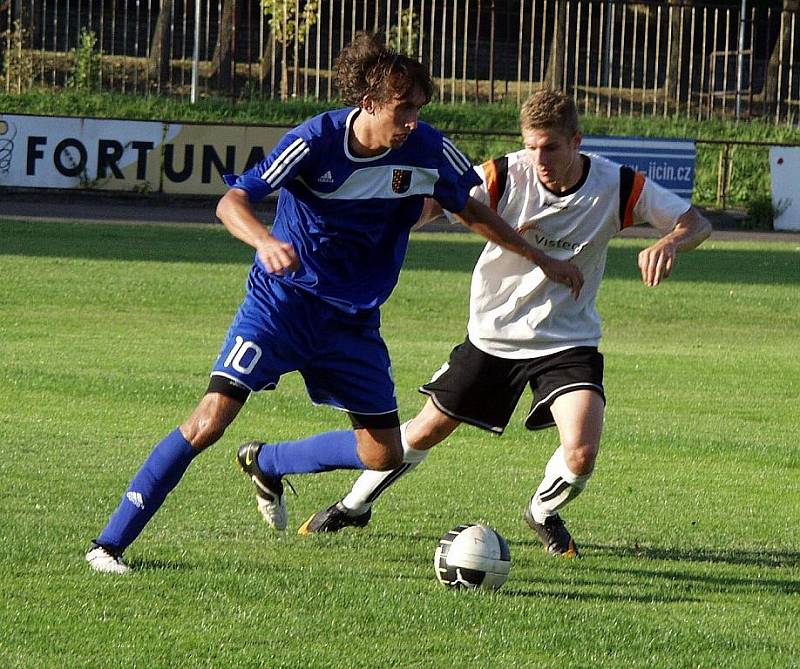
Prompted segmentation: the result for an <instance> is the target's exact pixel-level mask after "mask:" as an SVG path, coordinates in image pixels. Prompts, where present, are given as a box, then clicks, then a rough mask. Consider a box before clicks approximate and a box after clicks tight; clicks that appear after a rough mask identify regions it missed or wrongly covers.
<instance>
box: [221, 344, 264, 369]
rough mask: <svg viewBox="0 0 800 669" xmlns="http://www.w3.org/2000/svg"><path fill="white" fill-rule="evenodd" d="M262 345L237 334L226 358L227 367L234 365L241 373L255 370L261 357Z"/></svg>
mask: <svg viewBox="0 0 800 669" xmlns="http://www.w3.org/2000/svg"><path fill="white" fill-rule="evenodd" d="M260 357H261V347H260V346H259V345H258V344H254V343H253V342H251V341H245V340H244V339H242V338H241V337H239V336H238V335H237V337H236V343H235V344H234V345H233V348H232V349H231V352H230V353H228V357H227V358H225V365H224V366H225V367H233V368H234V369H235V370H236V371H237V372H239V374H249V373H250V372H252V371H253V368H254V367H255V366H256V363H257V362H258V360H259V358H260Z"/></svg>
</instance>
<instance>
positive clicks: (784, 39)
mask: <svg viewBox="0 0 800 669" xmlns="http://www.w3.org/2000/svg"><path fill="white" fill-rule="evenodd" d="M798 12H800V0H783V12H782V14H781V27H780V30H779V31H778V37H777V39H776V40H775V46H773V47H772V54H770V57H769V62H768V63H767V71H766V76H765V78H764V112H765V113H767V114H774V113H775V112H776V111H777V109H778V100H779V99H780V94H781V88H782V82H781V81H780V80H779V71H780V69H781V67H780V66H781V56H783V59H784V63H783V65H784V67H783V74H784V76H785V75H786V71H787V67H788V61H789V49H790V47H791V44H792V42H791V38H792V15H793V14H797V13H798ZM798 18H800V17H798ZM781 44H783V53H781Z"/></svg>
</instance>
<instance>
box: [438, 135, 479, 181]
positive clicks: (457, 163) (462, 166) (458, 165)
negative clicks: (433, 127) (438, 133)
mask: <svg viewBox="0 0 800 669" xmlns="http://www.w3.org/2000/svg"><path fill="white" fill-rule="evenodd" d="M442 152H443V153H444V157H445V158H447V160H448V162H449V163H450V164H451V165H452V166H453V169H454V170H455V171H456V172H458V174H459V176H460V175H462V174H464V173H465V172H466V171H467V170H469V169H471V168H472V163H470V162H469V160H467V157H466V156H465V155H464V154H463V153H461V151H459V150H458V149H457V148H456V147H455V146H453V143H452V142H451V141H450V140H449V139H447V138H446V137H442Z"/></svg>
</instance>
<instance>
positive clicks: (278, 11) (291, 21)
mask: <svg viewBox="0 0 800 669" xmlns="http://www.w3.org/2000/svg"><path fill="white" fill-rule="evenodd" d="M261 9H262V11H263V12H264V15H265V16H268V17H269V27H270V35H271V37H273V38H274V40H275V42H276V43H277V44H280V45H281V80H280V92H281V100H287V99H288V98H289V53H290V49H289V47H290V46H292V47H294V48H293V49H292V50H291V51H293V52H294V54H293V56H292V57H293V59H294V68H295V77H294V79H295V80H294V88H295V91H296V87H297V79H298V77H297V71H298V68H299V63H298V62H297V56H296V54H297V48H296V47H297V46H299V45H300V44H303V43H304V42H305V39H306V35H308V31H309V30H310V29H311V26H313V25H314V24H315V23H316V22H317V11H318V9H319V0H302V2H301V0H261Z"/></svg>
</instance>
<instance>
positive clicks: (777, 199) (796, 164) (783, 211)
mask: <svg viewBox="0 0 800 669" xmlns="http://www.w3.org/2000/svg"><path fill="white" fill-rule="evenodd" d="M769 173H770V177H771V178H772V208H773V209H774V210H775V212H777V215H776V216H775V222H774V224H773V225H774V227H775V229H776V230H793V231H800V198H798V197H797V184H800V148H797V147H794V148H791V147H788V146H773V147H771V148H770V150H769Z"/></svg>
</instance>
